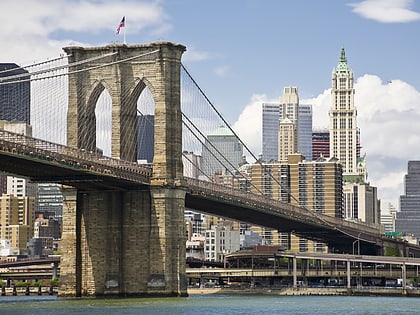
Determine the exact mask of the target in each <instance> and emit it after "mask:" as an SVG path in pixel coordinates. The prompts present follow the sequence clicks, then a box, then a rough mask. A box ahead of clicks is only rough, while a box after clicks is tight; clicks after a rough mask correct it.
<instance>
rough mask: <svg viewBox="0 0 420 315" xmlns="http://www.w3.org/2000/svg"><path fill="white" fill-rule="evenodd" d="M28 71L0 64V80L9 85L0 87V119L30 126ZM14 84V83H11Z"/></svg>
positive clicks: (14, 65)
mask: <svg viewBox="0 0 420 315" xmlns="http://www.w3.org/2000/svg"><path fill="white" fill-rule="evenodd" d="M26 74H28V71H26V70H24V69H22V68H20V67H19V66H18V65H17V64H14V63H0V78H2V79H4V78H6V77H7V78H10V79H9V80H7V81H10V82H11V83H10V84H2V85H0V119H1V120H7V121H20V122H25V123H26V124H28V125H29V124H30V114H31V112H30V105H31V83H30V81H28V80H27V79H28V76H25V75H26ZM12 82H14V83H12Z"/></svg>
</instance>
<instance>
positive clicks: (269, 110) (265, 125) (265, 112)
mask: <svg viewBox="0 0 420 315" xmlns="http://www.w3.org/2000/svg"><path fill="white" fill-rule="evenodd" d="M279 119H280V104H279V103H263V104H262V158H263V159H264V161H267V162H268V161H278V137H279Z"/></svg>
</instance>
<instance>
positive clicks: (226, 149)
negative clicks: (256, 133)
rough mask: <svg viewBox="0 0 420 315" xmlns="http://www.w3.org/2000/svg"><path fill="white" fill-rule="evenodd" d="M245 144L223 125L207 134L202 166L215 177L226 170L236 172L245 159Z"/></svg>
mask: <svg viewBox="0 0 420 315" xmlns="http://www.w3.org/2000/svg"><path fill="white" fill-rule="evenodd" d="M243 152H244V150H243V145H242V143H241V142H240V141H239V140H238V139H237V138H236V136H235V135H234V134H233V133H232V132H231V131H230V130H229V129H228V128H226V127H224V126H221V127H219V128H217V129H216V130H215V131H214V132H212V133H211V134H209V135H207V138H206V140H205V143H204V145H203V149H202V168H203V170H204V173H205V174H206V175H207V176H210V177H213V176H214V175H215V174H216V173H217V174H221V173H224V172H225V171H226V170H227V171H228V172H233V173H234V172H236V170H237V169H238V167H239V165H240V164H241V163H242V161H243V154H244V153H243Z"/></svg>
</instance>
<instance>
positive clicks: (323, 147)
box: [312, 129, 330, 161]
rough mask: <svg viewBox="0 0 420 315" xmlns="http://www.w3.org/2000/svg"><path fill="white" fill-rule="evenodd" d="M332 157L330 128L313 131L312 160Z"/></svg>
mask: <svg viewBox="0 0 420 315" xmlns="http://www.w3.org/2000/svg"><path fill="white" fill-rule="evenodd" d="M320 157H324V158H328V157H330V132H329V130H328V129H317V130H313V131H312V160H313V161H316V160H317V159H318V158H320Z"/></svg>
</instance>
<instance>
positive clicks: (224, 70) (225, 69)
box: [214, 66, 230, 77]
mask: <svg viewBox="0 0 420 315" xmlns="http://www.w3.org/2000/svg"><path fill="white" fill-rule="evenodd" d="M229 71H230V68H229V66H220V67H217V68H216V69H214V73H216V75H217V76H219V77H226V76H227V75H228V74H229Z"/></svg>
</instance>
